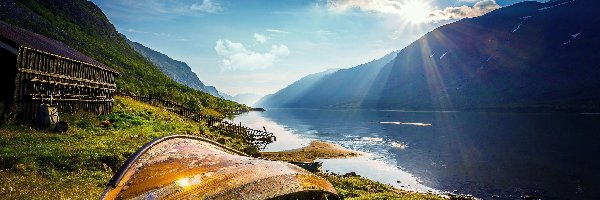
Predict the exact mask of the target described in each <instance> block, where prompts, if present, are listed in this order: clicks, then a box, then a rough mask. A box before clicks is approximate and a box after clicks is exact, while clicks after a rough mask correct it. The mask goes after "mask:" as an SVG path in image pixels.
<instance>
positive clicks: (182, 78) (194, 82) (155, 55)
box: [127, 40, 223, 98]
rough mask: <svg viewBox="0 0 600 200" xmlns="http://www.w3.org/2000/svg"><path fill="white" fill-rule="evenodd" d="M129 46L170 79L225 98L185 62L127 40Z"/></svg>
mask: <svg viewBox="0 0 600 200" xmlns="http://www.w3.org/2000/svg"><path fill="white" fill-rule="evenodd" d="M127 43H128V44H129V46H131V47H132V48H133V49H134V50H135V51H137V52H138V53H140V54H141V55H142V56H144V57H145V58H146V59H148V61H150V62H152V63H153V64H154V65H155V66H156V67H158V69H159V70H160V71H162V72H163V73H164V74H165V75H167V76H168V77H169V78H171V79H173V80H174V81H177V82H178V83H181V84H183V85H186V86H188V87H191V88H193V89H196V90H200V91H203V92H206V93H209V94H211V95H213V96H216V97H221V98H223V97H222V96H221V95H220V94H219V92H218V91H217V90H216V88H214V87H208V86H206V85H204V83H202V81H200V79H199V78H198V76H197V75H196V73H194V72H192V69H191V68H190V66H188V65H187V63H185V62H181V61H178V60H174V59H172V58H170V57H169V56H167V55H165V54H163V53H160V52H158V51H155V50H153V49H150V48H148V47H146V46H144V45H142V44H140V43H137V42H133V41H131V40H127Z"/></svg>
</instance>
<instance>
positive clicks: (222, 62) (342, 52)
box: [92, 0, 522, 95]
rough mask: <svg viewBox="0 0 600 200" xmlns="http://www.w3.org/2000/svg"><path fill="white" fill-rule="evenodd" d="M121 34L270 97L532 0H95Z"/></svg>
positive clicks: (231, 90) (203, 75) (209, 78)
mask: <svg viewBox="0 0 600 200" xmlns="http://www.w3.org/2000/svg"><path fill="white" fill-rule="evenodd" d="M92 1H93V2H94V3H95V4H97V5H98V6H100V8H102V10H103V11H104V12H105V13H106V15H107V17H108V18H109V20H110V21H111V22H112V23H113V24H114V25H115V26H116V28H117V30H118V31H119V32H120V33H122V34H124V35H126V36H127V37H128V38H129V39H131V40H132V41H136V42H139V43H142V44H143V45H145V46H148V47H150V48H152V49H154V50H157V51H159V52H162V53H164V54H167V55H168V56H170V57H171V58H174V59H176V60H180V61H184V62H186V63H188V64H189V65H190V67H191V68H192V71H194V72H195V73H196V74H197V75H198V77H199V78H200V80H202V81H203V82H204V83H205V84H207V85H213V86H215V87H217V89H218V90H219V91H221V92H225V93H227V94H231V95H235V94H240V93H256V94H260V95H266V94H270V93H274V92H276V91H278V90H279V89H281V88H283V87H285V86H287V85H289V84H291V83H292V82H294V81H296V80H297V79H299V78H301V77H303V76H305V75H308V74H312V73H317V72H321V71H324V70H327V69H330V68H348V67H352V66H356V65H358V64H361V63H365V62H368V61H371V60H373V59H377V58H379V57H382V56H383V55H385V54H387V53H390V52H392V51H395V50H400V49H402V48H403V47H405V46H406V45H408V44H410V43H411V42H413V41H414V40H416V39H418V38H419V37H420V36H422V35H423V34H425V33H427V32H428V31H431V30H432V29H434V28H436V27H438V26H441V25H443V24H446V23H450V22H453V21H455V20H458V19H460V18H464V17H474V16H478V15H481V14H484V13H486V12H489V11H491V10H494V9H497V8H499V7H502V6H507V5H511V4H514V3H517V2H520V1H522V0H495V1H494V0H269V1H267V0H145V1H141V0H92Z"/></svg>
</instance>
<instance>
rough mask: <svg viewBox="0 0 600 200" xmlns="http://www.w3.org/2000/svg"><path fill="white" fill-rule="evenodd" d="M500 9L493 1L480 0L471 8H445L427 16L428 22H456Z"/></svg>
mask: <svg viewBox="0 0 600 200" xmlns="http://www.w3.org/2000/svg"><path fill="white" fill-rule="evenodd" d="M498 8H501V6H500V5H498V3H496V1H495V0H482V1H479V2H477V3H475V5H473V7H469V6H460V7H447V8H445V9H444V10H436V11H433V12H431V14H429V17H428V20H427V21H429V22H438V21H445V20H456V19H463V18H471V17H478V16H481V15H484V14H486V13H488V12H491V11H493V10H496V9H498Z"/></svg>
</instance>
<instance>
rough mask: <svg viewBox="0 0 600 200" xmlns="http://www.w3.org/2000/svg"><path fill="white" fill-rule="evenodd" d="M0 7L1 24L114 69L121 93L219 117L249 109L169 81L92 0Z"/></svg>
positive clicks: (10, 2) (34, 0) (9, 2)
mask: <svg viewBox="0 0 600 200" xmlns="http://www.w3.org/2000/svg"><path fill="white" fill-rule="evenodd" d="M0 7H1V8H2V9H0V21H4V22H7V23H9V24H13V25H15V26H18V27H21V28H24V29H27V30H30V31H33V32H36V33H39V34H42V35H44V36H47V37H50V38H53V39H56V40H58V41H61V42H63V43H65V44H67V45H69V46H71V47H73V48H75V49H77V50H79V51H81V52H82V53H84V54H86V55H88V56H90V57H92V58H94V59H95V60H97V61H100V62H102V63H104V64H106V65H107V66H109V67H112V68H114V69H116V70H118V71H119V72H120V73H121V76H120V77H119V78H118V79H117V87H118V89H119V90H120V91H123V92H133V93H135V94H138V95H156V96H160V97H164V98H167V99H172V100H175V101H178V102H182V103H184V104H185V105H186V106H187V107H191V108H209V109H212V110H216V111H218V112H220V113H229V112H232V111H234V110H244V109H247V107H246V106H243V105H240V104H237V103H235V102H232V101H228V100H223V99H220V98H216V97H214V96H211V95H209V94H207V93H204V92H200V91H197V90H194V89H191V88H189V87H187V86H184V85H182V84H179V83H177V82H175V81H173V80H171V79H169V78H168V77H167V76H166V75H164V74H163V73H162V72H161V71H160V70H158V68H156V67H155V66H154V65H153V64H152V63H150V62H149V61H148V60H146V59H145V58H144V57H142V56H141V55H140V54H138V53H137V52H136V51H135V50H133V49H132V48H131V47H130V46H129V45H128V44H127V42H126V40H125V37H124V36H123V35H121V34H119V33H118V32H117V31H116V29H115V27H114V26H113V25H112V24H111V23H110V22H109V21H108V19H107V18H106V16H105V15H104V13H103V12H102V10H100V8H98V7H97V6H96V5H94V4H93V3H92V2H91V1H86V0H18V1H17V0H4V1H2V2H0Z"/></svg>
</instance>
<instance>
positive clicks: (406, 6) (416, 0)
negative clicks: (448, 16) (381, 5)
mask: <svg viewBox="0 0 600 200" xmlns="http://www.w3.org/2000/svg"><path fill="white" fill-rule="evenodd" d="M429 13H431V6H429V4H428V3H427V2H425V1H424V0H406V1H405V2H404V3H402V16H403V17H404V18H405V19H406V20H407V21H409V22H412V23H415V24H418V23H422V22H425V21H426V19H427V16H428V15H429Z"/></svg>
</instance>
